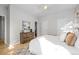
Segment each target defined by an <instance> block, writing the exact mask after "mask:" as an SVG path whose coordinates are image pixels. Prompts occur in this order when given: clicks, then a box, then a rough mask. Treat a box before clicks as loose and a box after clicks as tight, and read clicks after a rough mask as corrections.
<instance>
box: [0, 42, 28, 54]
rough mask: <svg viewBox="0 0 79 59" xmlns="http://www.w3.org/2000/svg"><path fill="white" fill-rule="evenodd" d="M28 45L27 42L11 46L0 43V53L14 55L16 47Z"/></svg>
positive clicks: (21, 47)
mask: <svg viewBox="0 0 79 59" xmlns="http://www.w3.org/2000/svg"><path fill="white" fill-rule="evenodd" d="M27 47H28V43H25V44H16V45H14V46H13V48H10V47H5V45H4V44H0V55H15V54H16V51H17V49H24V48H27Z"/></svg>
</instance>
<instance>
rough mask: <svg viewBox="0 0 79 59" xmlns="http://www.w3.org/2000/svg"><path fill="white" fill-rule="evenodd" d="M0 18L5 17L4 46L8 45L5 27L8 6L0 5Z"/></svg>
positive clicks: (7, 33) (6, 28) (7, 20)
mask: <svg viewBox="0 0 79 59" xmlns="http://www.w3.org/2000/svg"><path fill="white" fill-rule="evenodd" d="M0 16H5V44H7V45H9V39H8V38H9V36H8V35H9V32H8V29H9V28H8V27H9V26H7V25H8V24H9V23H8V22H9V19H8V5H4V4H1V5H0Z"/></svg>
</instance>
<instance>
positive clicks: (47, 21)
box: [40, 15, 57, 35]
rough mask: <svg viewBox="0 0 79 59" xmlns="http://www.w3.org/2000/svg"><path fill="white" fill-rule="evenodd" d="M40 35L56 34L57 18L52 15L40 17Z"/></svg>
mask: <svg viewBox="0 0 79 59" xmlns="http://www.w3.org/2000/svg"><path fill="white" fill-rule="evenodd" d="M40 22H41V24H40V26H41V35H46V34H49V35H56V34H57V33H56V32H57V20H55V19H54V18H53V16H52V15H49V16H45V17H42V18H41V19H40Z"/></svg>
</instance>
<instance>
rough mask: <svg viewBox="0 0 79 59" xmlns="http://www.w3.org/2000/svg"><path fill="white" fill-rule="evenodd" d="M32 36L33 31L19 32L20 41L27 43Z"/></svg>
mask: <svg viewBox="0 0 79 59" xmlns="http://www.w3.org/2000/svg"><path fill="white" fill-rule="evenodd" d="M33 38H34V32H26V33H20V43H27V42H29V41H30V40H32V39H33Z"/></svg>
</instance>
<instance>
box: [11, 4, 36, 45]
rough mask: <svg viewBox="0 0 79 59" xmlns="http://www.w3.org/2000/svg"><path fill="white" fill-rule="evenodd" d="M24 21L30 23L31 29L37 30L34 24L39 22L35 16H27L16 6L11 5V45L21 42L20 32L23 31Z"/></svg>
mask: <svg viewBox="0 0 79 59" xmlns="http://www.w3.org/2000/svg"><path fill="white" fill-rule="evenodd" d="M22 20H26V21H30V22H31V28H32V29H33V31H34V29H35V27H34V22H35V21H37V19H36V18H34V17H33V16H30V15H27V13H26V12H24V11H23V10H22V9H20V8H18V7H17V6H16V5H10V44H15V43H19V42H20V32H21V30H22Z"/></svg>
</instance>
